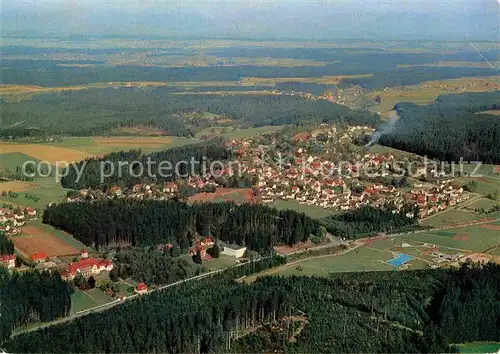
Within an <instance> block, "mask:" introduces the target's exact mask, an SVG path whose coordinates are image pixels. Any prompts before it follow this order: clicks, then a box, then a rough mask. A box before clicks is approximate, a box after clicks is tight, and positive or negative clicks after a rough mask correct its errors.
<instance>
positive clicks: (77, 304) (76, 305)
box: [71, 289, 99, 313]
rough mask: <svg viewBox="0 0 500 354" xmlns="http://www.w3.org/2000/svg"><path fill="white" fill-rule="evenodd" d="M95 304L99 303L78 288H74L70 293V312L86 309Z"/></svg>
mask: <svg viewBox="0 0 500 354" xmlns="http://www.w3.org/2000/svg"><path fill="white" fill-rule="evenodd" d="M97 305H99V303H98V302H97V301H96V300H94V299H93V298H91V297H90V296H88V295H87V294H86V293H85V292H84V291H82V290H80V289H75V293H74V294H73V295H71V313H75V312H78V311H82V310H86V309H88V308H91V307H94V306H97Z"/></svg>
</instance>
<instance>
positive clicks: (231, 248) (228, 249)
mask: <svg viewBox="0 0 500 354" xmlns="http://www.w3.org/2000/svg"><path fill="white" fill-rule="evenodd" d="M246 250H247V248H246V247H244V246H238V245H228V244H225V245H224V249H223V250H222V254H223V255H226V256H230V257H235V258H241V257H243V255H244V254H245V251H246Z"/></svg>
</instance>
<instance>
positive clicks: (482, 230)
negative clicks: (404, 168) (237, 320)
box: [266, 222, 500, 276]
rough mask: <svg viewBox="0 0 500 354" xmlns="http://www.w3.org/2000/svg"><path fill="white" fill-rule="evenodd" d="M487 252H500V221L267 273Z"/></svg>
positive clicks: (422, 264)
mask: <svg viewBox="0 0 500 354" xmlns="http://www.w3.org/2000/svg"><path fill="white" fill-rule="evenodd" d="M431 245H435V246H436V247H435V248H433V247H431ZM485 251H488V252H487V253H488V254H491V255H499V254H500V223H499V222H492V223H488V224H482V225H475V226H469V227H462V228H456V229H450V230H441V231H432V232H431V231H429V232H424V233H415V234H409V235H406V236H401V237H394V238H391V239H379V240H375V241H373V242H368V243H366V244H365V245H364V246H361V247H358V248H356V249H354V250H351V251H349V252H348V253H345V254H341V255H329V256H319V257H317V258H314V259H309V260H304V261H299V262H296V263H292V264H291V265H286V266H283V267H279V268H276V269H274V270H271V271H267V272H266V274H269V273H271V274H277V275H309V276H311V275H317V276H328V274H330V273H332V272H358V271H370V270H397V269H402V268H404V269H419V268H427V267H429V265H431V264H434V260H435V259H436V257H435V256H433V255H432V254H431V253H438V252H439V253H443V254H446V255H450V256H453V255H457V254H462V255H469V254H472V253H476V252H485ZM398 255H399V256H401V255H404V257H403V259H402V260H403V262H401V261H399V262H397V261H396V262H395V263H394V262H393V263H394V264H393V265H390V264H391V260H394V258H396V259H399V258H397V257H398ZM403 264H404V266H403Z"/></svg>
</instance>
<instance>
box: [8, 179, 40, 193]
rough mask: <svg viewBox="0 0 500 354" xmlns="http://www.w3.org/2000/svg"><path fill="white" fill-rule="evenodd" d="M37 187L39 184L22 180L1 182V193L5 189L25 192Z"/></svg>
mask: <svg viewBox="0 0 500 354" xmlns="http://www.w3.org/2000/svg"><path fill="white" fill-rule="evenodd" d="M35 187H37V185H35V184H33V183H28V182H21V181H9V182H1V183H0V193H1V192H3V191H6V192H8V191H12V192H24V191H27V190H30V189H33V188H35Z"/></svg>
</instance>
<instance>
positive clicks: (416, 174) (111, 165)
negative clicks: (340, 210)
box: [21, 154, 482, 184]
mask: <svg viewBox="0 0 500 354" xmlns="http://www.w3.org/2000/svg"><path fill="white" fill-rule="evenodd" d="M481 166H482V163H481V162H480V161H464V160H463V159H460V160H459V161H457V162H441V161H436V160H432V159H428V158H427V157H424V158H422V159H420V160H414V161H409V160H397V159H391V160H382V159H371V160H363V161H358V162H357V161H337V162H330V161H323V160H318V159H312V160H310V159H309V160H306V159H285V158H283V157H282V156H281V155H280V154H278V156H277V158H275V159H271V158H266V159H265V160H260V161H257V162H256V161H247V160H245V161H239V160H233V161H227V160H224V161H220V160H210V161H209V160H208V159H207V158H206V157H203V158H201V159H196V158H194V157H191V158H190V159H188V160H181V161H175V162H174V161H165V160H163V161H158V160H153V159H151V157H148V158H147V159H144V160H135V161H127V160H123V161H115V160H103V161H98V162H97V163H96V162H95V161H93V162H92V163H91V162H89V161H81V162H79V163H70V162H68V161H57V162H56V163H55V164H53V163H50V162H48V161H26V162H24V164H23V165H22V167H21V173H22V174H23V175H24V176H25V177H28V178H35V177H54V178H55V180H56V182H57V183H60V182H61V180H62V179H64V178H65V177H68V176H70V175H71V176H70V177H71V180H72V182H74V183H75V184H78V183H79V182H80V181H81V180H82V177H83V176H84V174H85V173H86V172H88V173H90V174H92V175H94V176H95V175H96V174H98V178H99V181H100V183H103V184H104V183H106V182H107V181H117V180H119V179H121V178H125V177H127V178H130V177H132V178H137V179H140V178H149V179H165V180H166V179H183V178H187V177H201V178H210V177H213V178H220V177H227V176H231V177H232V176H236V177H239V178H241V177H242V176H243V175H244V174H245V173H246V174H256V175H264V176H266V175H267V176H269V178H271V176H273V177H272V178H276V176H286V175H288V174H290V173H291V171H293V174H294V175H295V176H297V175H298V176H300V177H302V178H304V177H309V176H314V177H342V176H347V177H350V178H356V177H359V178H362V177H365V178H377V177H402V176H406V177H412V178H416V179H419V178H429V177H430V178H437V177H461V176H468V177H482V175H481V174H480V173H479V171H480V168H481Z"/></svg>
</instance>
